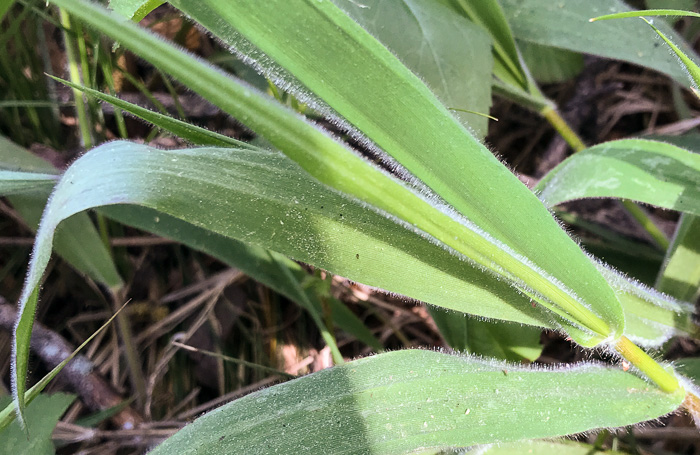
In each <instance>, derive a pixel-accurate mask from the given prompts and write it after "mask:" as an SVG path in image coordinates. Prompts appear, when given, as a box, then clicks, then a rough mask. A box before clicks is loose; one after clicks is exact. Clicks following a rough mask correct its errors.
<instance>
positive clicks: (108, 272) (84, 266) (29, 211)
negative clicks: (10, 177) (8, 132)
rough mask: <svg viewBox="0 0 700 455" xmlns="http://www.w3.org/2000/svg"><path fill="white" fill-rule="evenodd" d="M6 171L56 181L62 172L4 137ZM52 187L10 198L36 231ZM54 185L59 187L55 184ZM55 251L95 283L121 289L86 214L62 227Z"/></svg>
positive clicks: (1, 156) (0, 152)
mask: <svg viewBox="0 0 700 455" xmlns="http://www.w3.org/2000/svg"><path fill="white" fill-rule="evenodd" d="M3 169H4V170H11V171H22V172H32V173H36V174H37V175H39V174H46V175H47V178H48V177H49V176H50V175H51V174H53V175H54V179H55V178H57V177H58V176H57V175H55V174H57V173H58V170H57V169H56V168H54V167H53V166H52V165H51V164H49V163H48V162H46V161H44V160H42V159H41V158H39V157H37V156H35V155H32V154H31V153H29V151H27V150H26V149H24V148H22V147H20V146H18V145H17V144H15V143H13V142H11V141H9V140H8V139H6V138H4V137H2V136H0V172H2V170H3ZM48 183H49V182H48V181H46V185H42V188H43V191H41V192H37V191H34V192H32V194H28V193H24V194H14V195H12V196H9V197H8V198H7V199H8V200H9V201H10V202H11V203H12V206H13V207H14V208H15V210H17V212H18V213H19V214H20V215H21V216H22V218H23V219H24V220H25V221H26V223H27V224H28V225H29V227H30V228H33V229H36V228H37V227H38V226H39V220H40V219H41V213H42V211H43V210H44V207H45V206H46V201H47V199H48V196H49V192H50V190H51V187H52V186H53V185H51V186H49V185H48ZM53 183H54V184H55V180H53ZM7 194H10V193H9V192H3V191H2V184H0V195H7ZM54 249H55V250H56V253H57V254H58V255H59V256H61V257H62V258H64V259H65V260H66V261H67V262H68V263H69V264H70V265H71V266H73V267H74V268H75V269H76V270H78V271H80V272H81V273H84V274H86V275H87V276H89V277H90V278H92V279H93V280H96V281H98V282H100V283H103V284H105V285H107V286H109V287H118V286H120V285H121V283H122V281H121V277H120V276H119V273H118V272H117V270H116V268H115V266H114V263H113V262H112V258H111V256H110V254H109V252H108V251H107V249H106V248H105V246H104V244H103V243H102V240H101V239H100V236H99V234H98V233H97V230H96V229H95V227H94V225H93V224H92V221H90V218H89V217H88V216H87V215H86V214H82V215H77V216H75V217H72V218H71V219H69V220H67V221H66V222H65V223H64V224H63V225H62V226H61V228H60V229H59V231H58V232H57V234H56V239H55V241H54Z"/></svg>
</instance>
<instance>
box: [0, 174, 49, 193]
mask: <svg viewBox="0 0 700 455" xmlns="http://www.w3.org/2000/svg"><path fill="white" fill-rule="evenodd" d="M56 180H58V176H57V175H56V174H37V173H35V172H21V171H6V170H3V169H2V168H0V194H2V195H10V194H19V193H34V192H39V193H46V192H47V191H49V190H51V188H53V186H54V185H55V184H56Z"/></svg>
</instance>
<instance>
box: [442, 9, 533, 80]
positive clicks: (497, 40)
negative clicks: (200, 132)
mask: <svg viewBox="0 0 700 455" xmlns="http://www.w3.org/2000/svg"><path fill="white" fill-rule="evenodd" d="M440 1H441V3H443V4H445V5H449V6H451V7H452V8H453V10H454V11H455V12H457V13H458V14H460V15H463V16H465V17H467V18H469V20H471V21H472V22H474V23H475V24H477V25H479V26H480V27H482V28H483V29H484V30H485V31H486V32H487V33H489V35H491V39H492V40H493V54H494V75H495V76H496V77H498V78H499V79H501V81H503V82H504V83H506V84H508V85H510V86H513V87H517V88H518V89H519V90H522V91H524V92H526V93H530V92H532V91H533V89H534V91H535V93H536V92H537V88H536V87H532V86H531V84H530V81H529V80H528V75H527V72H526V70H525V69H524V68H523V67H522V65H521V62H520V55H519V54H518V49H517V46H516V44H515V40H514V39H513V34H512V32H511V29H510V26H509V25H508V22H507V20H506V17H505V14H504V12H503V9H502V8H501V5H500V4H499V2H498V1H497V0H440Z"/></svg>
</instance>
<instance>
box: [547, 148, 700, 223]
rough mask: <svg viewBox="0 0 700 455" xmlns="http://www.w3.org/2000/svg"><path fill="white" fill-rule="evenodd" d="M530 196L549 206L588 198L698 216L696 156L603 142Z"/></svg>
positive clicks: (559, 169) (681, 151) (675, 150)
mask: <svg viewBox="0 0 700 455" xmlns="http://www.w3.org/2000/svg"><path fill="white" fill-rule="evenodd" d="M535 191H536V192H538V194H539V197H540V199H541V200H542V201H544V202H545V204H547V205H548V206H550V207H552V206H555V205H557V204H561V203H562V202H566V201H571V200H574V199H582V198H591V197H614V198H621V199H631V200H635V201H639V202H644V203H647V204H651V205H656V206H659V207H663V208H667V209H671V210H678V211H681V212H687V213H692V214H696V215H697V214H700V155H697V154H694V153H691V152H688V151H687V150H684V149H681V148H679V147H676V146H674V145H670V144H665V143H663V142H656V141H648V140H641V139H624V140H620V141H612V142H606V143H603V144H599V145H596V146H594V147H591V148H588V149H586V150H583V151H581V152H579V153H577V154H575V155H573V156H571V157H569V158H568V159H567V160H565V161H564V162H563V163H561V164H559V165H558V166H557V167H556V168H554V169H553V170H552V171H551V172H549V173H548V174H547V175H546V176H545V177H544V178H543V179H542V180H541V181H540V183H539V184H538V185H537V187H536V188H535Z"/></svg>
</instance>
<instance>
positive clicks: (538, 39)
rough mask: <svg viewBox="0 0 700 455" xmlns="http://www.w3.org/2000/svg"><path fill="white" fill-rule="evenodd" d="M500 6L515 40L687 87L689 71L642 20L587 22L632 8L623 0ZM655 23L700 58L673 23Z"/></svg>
mask: <svg viewBox="0 0 700 455" xmlns="http://www.w3.org/2000/svg"><path fill="white" fill-rule="evenodd" d="M501 4H502V5H503V9H504V11H505V13H506V16H507V17H508V22H509V23H510V25H511V27H513V34H514V35H515V37H516V38H517V39H520V40H526V41H531V42H534V43H538V44H542V45H545V46H553V47H560V48H562V49H568V50H571V51H575V52H584V53H588V54H594V55H599V56H602V57H608V58H614V59H617V60H623V61H627V62H631V63H635V64H637V65H642V66H645V67H647V68H651V69H654V70H656V71H659V72H662V73H664V74H667V75H669V76H670V77H672V78H673V79H674V80H675V81H677V82H679V83H680V84H682V85H688V82H689V77H688V73H687V72H686V71H685V69H684V68H683V67H682V66H681V65H679V63H678V59H677V57H676V56H675V55H673V54H671V53H670V52H669V51H668V48H667V47H666V46H665V45H664V44H663V43H660V42H659V38H658V35H656V33H654V31H653V30H651V29H650V28H649V27H648V26H647V25H645V24H644V23H642V22H641V21H633V20H627V21H600V22H592V23H591V22H589V19H591V18H593V17H598V16H602V15H605V14H611V13H617V12H622V11H630V8H629V7H628V6H627V5H626V4H625V3H624V2H622V1H621V0H586V1H580V0H560V1H551V0H502V1H501ZM656 25H657V26H658V28H659V30H661V31H662V32H663V33H664V35H666V36H667V37H669V38H670V39H671V40H672V41H673V42H674V43H676V44H677V45H678V46H679V48H680V49H681V50H682V51H683V52H685V53H686V54H687V55H689V56H691V58H692V59H693V60H694V61H697V57H696V55H695V53H694V52H693V51H692V49H690V48H689V46H688V45H687V44H686V43H685V42H684V41H683V39H682V38H680V36H679V35H678V34H677V33H675V32H674V31H673V29H672V28H671V27H670V26H668V25H667V24H663V23H658V24H656Z"/></svg>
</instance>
